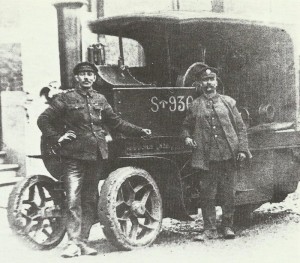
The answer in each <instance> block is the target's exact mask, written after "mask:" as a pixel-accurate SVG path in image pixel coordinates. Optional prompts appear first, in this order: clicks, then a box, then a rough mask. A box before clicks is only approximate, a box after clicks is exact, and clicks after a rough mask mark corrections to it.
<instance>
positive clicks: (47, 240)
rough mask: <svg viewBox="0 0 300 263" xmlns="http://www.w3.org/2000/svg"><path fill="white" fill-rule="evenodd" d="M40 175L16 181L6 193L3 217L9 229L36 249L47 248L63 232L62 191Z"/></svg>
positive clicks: (50, 180)
mask: <svg viewBox="0 0 300 263" xmlns="http://www.w3.org/2000/svg"><path fill="white" fill-rule="evenodd" d="M57 186H58V183H57V182H55V181H54V180H52V179H51V178H49V177H47V176H44V175H34V176H31V177H28V178H25V179H24V180H22V181H20V182H19V183H18V184H16V185H15V186H14V188H13V190H12V192H11V193H10V195H9V199H8V207H7V218H8V222H9V225H10V227H11V229H12V230H13V231H14V232H15V233H16V234H17V235H19V236H21V237H23V238H24V240H25V241H27V243H28V244H29V245H30V246H31V247H33V248H36V249H41V250H45V249H51V248H53V247H55V246H57V245H58V244H59V243H60V242H61V240H62V239H63V237H64V235H65V209H64V192H63V190H61V189H57Z"/></svg>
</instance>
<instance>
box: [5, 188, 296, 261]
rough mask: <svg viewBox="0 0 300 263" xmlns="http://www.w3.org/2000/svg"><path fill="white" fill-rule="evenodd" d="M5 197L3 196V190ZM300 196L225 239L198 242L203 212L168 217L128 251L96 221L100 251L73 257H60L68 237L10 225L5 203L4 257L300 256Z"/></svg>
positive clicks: (264, 211)
mask: <svg viewBox="0 0 300 263" xmlns="http://www.w3.org/2000/svg"><path fill="white" fill-rule="evenodd" d="M0 191H2V189H0ZM7 192H8V191H7ZM1 197H2V198H3V191H2V193H1ZM299 202H300V186H299V187H298V189H297V191H296V192H295V193H293V194H290V195H289V196H288V197H287V198H286V200H285V201H284V202H282V203H277V204H270V203H267V204H264V205H263V206H261V207H260V208H259V209H257V210H256V211H255V212H254V213H253V218H252V220H251V223H250V224H249V225H248V226H243V227H237V228H236V233H237V238H236V239H234V240H227V241H225V240H223V239H219V240H214V241H208V242H206V243H198V242H194V241H193V237H194V236H195V235H196V234H197V233H198V232H197V231H199V230H200V229H201V227H202V220H201V216H200V215H198V216H196V217H195V219H196V220H195V221H194V222H192V223H191V222H180V221H177V220H173V219H169V218H166V219H164V221H163V229H162V232H161V233H160V235H159V236H158V238H157V240H156V242H155V243H154V244H153V245H152V246H151V247H149V248H143V249H138V250H135V251H129V252H124V251H117V250H116V249H115V248H114V247H113V246H112V245H111V244H109V243H108V241H106V239H105V237H104V235H103V234H102V231H101V228H100V226H99V224H97V225H94V226H93V229H92V231H91V236H90V239H91V245H92V246H94V247H95V248H96V249H97V250H98V252H99V255H97V256H95V257H91V256H90V257H88V256H83V257H79V258H72V259H62V258H61V257H60V253H61V251H62V249H63V247H64V246H65V245H66V242H67V241H66V239H64V240H63V242H62V243H61V244H60V245H59V246H58V247H57V248H55V249H53V250H50V251H34V250H32V249H30V248H28V247H27V246H26V245H25V244H24V243H23V242H21V241H20V240H18V238H17V237H16V236H15V235H14V234H13V233H12V232H11V230H10V229H9V228H8V223H7V220H6V209H5V208H4V207H3V206H1V207H0V221H1V222H0V242H1V247H0V256H1V262H3V263H6V262H7V263H8V262H9V263H10V262H13V263H18V262H22V263H27V262H32V263H35V262H43V263H47V262H109V263H110V262H122V263H125V262H130V263H133V262H140V263H143V262H145V263H147V262H151V263H152V262H155V263H156V262H208V263H211V262H230V263H235V262H243V263H244V262H264V263H269V262H270V263H277V262H278V263H279V262H280V263H284V262H288V263H290V262H291V263H292V262H300V250H299V248H300V224H299V221H300V203H299ZM2 203H3V199H2ZM218 215H220V210H218Z"/></svg>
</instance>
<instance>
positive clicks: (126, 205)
mask: <svg viewBox="0 0 300 263" xmlns="http://www.w3.org/2000/svg"><path fill="white" fill-rule="evenodd" d="M115 215H116V220H115V222H116V224H117V227H118V229H119V231H120V233H121V235H122V236H123V238H124V239H125V240H126V241H128V242H129V243H130V244H132V245H134V246H142V245H144V244H146V243H149V241H151V240H152V239H155V237H156V235H157V232H158V231H159V229H160V225H161V220H162V211H161V199H160V195H159V193H158V190H157V188H156V187H154V185H153V184H152V183H151V182H150V181H149V180H147V179H146V178H144V177H142V176H138V175H136V176H132V177H129V178H127V179H125V180H124V181H123V182H122V183H121V185H120V186H119V188H118V190H117V197H116V206H115Z"/></svg>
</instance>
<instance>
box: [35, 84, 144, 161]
mask: <svg viewBox="0 0 300 263" xmlns="http://www.w3.org/2000/svg"><path fill="white" fill-rule="evenodd" d="M58 121H59V122H63V123H64V124H65V131H67V130H72V131H74V132H75V134H76V140H74V141H72V142H66V143H63V145H62V147H61V149H60V155H61V156H66V157H70V158H74V159H80V160H97V153H98V152H100V153H101V156H102V158H103V159H107V158H108V146H107V142H106V141H105V135H106V131H105V128H104V125H107V126H108V127H109V128H111V129H114V130H116V131H119V132H123V133H125V134H129V135H136V136H140V135H143V132H142V128H141V127H138V126H135V125H133V124H130V123H128V122H126V121H124V120H122V119H121V118H120V117H119V116H118V115H117V114H116V113H114V111H113V109H112V107H111V106H110V105H109V103H108V102H107V100H106V98H105V97H104V96H103V95H102V94H100V93H98V92H96V91H94V90H92V89H91V90H89V91H88V92H86V91H84V90H82V89H72V90H69V91H67V92H65V93H60V94H58V95H57V96H56V98H55V99H54V100H53V102H52V103H51V106H50V107H49V108H48V109H46V110H45V111H44V112H43V113H42V114H41V115H40V117H39V118H38V126H39V128H40V129H41V131H42V133H43V137H44V138H46V139H47V141H49V142H50V143H56V142H57V141H58V139H59V138H60V137H61V136H62V135H63V133H61V131H60V130H59V129H57V125H55V124H56V123H57V122H58Z"/></svg>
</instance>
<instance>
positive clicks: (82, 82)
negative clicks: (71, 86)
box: [75, 71, 96, 89]
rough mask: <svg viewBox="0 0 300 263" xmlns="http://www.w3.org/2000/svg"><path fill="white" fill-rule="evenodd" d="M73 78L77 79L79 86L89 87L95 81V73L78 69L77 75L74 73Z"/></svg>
mask: <svg viewBox="0 0 300 263" xmlns="http://www.w3.org/2000/svg"><path fill="white" fill-rule="evenodd" d="M75 79H76V80H77V81H78V83H79V86H80V87H81V88H83V89H89V88H91V87H92V85H93V83H94V82H95V80H96V75H95V73H94V72H92V71H80V72H79V73H78V74H77V75H75Z"/></svg>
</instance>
